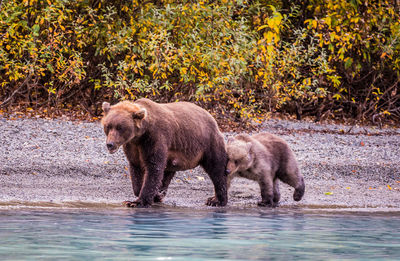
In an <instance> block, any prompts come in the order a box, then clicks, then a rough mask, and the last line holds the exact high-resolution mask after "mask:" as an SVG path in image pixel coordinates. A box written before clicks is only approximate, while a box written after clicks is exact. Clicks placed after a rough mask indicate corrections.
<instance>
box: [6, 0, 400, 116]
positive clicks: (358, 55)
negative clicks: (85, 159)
mask: <svg viewBox="0 0 400 261" xmlns="http://www.w3.org/2000/svg"><path fill="white" fill-rule="evenodd" d="M292 2H293V1H267V0H258V1H226V0H225V1H224V0H220V1H188V0H186V1H173V0H164V1H163V0H158V1H135V0H134V1H124V0H118V1H105V0H93V1H89V0H71V1H67V0H57V1H51V2H50V1H45V0H22V1H21V0H20V1H17V0H9V1H6V2H4V3H2V6H1V11H0V35H2V37H1V38H0V86H1V90H0V95H1V97H2V104H1V106H2V107H7V106H8V107H9V106H13V105H15V104H22V105H25V106H27V107H32V108H33V107H34V108H48V107H55V108H60V109H62V108H65V107H67V106H69V107H72V106H74V105H80V106H82V107H83V108H85V110H86V111H88V112H89V113H90V114H92V115H98V114H99V113H100V109H99V108H100V104H101V103H102V101H103V100H111V101H113V102H115V101H117V100H121V99H122V100H123V99H133V100H134V99H137V98H139V97H149V98H151V99H153V100H156V101H159V102H172V101H177V100H188V101H192V102H196V103H198V104H200V105H201V106H203V107H205V108H208V109H209V110H210V111H213V112H214V114H215V115H219V116H220V117H224V118H229V119H233V120H241V119H262V117H263V116H264V115H265V114H266V113H267V112H271V111H272V112H274V111H280V112H289V113H295V114H296V115H297V117H298V118H301V117H302V116H304V115H312V116H316V117H317V119H319V118H323V117H352V118H356V119H358V120H382V119H385V118H387V119H392V120H396V121H398V120H399V119H400V104H399V95H400V93H399V91H398V85H399V79H400V78H399V77H400V75H399V71H400V70H399V69H400V58H399V57H400V53H399V52H400V42H399V41H400V39H399V38H400V37H399V35H400V25H399V18H400V17H399V10H398V9H399V7H398V6H396V4H395V3H392V2H387V1H381V2H377V3H375V2H374V3H371V2H370V1H365V2H361V1H350V2H348V1H345V0H334V1H318V0H309V1H300V0H298V1H294V2H293V3H292Z"/></svg>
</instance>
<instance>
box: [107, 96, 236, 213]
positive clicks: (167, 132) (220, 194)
mask: <svg viewBox="0 0 400 261" xmlns="http://www.w3.org/2000/svg"><path fill="white" fill-rule="evenodd" d="M103 111H104V117H103V119H102V120H101V122H102V124H103V127H104V132H105V134H106V135H107V148H108V150H109V152H110V153H114V152H116V151H117V150H118V148H119V147H120V146H123V149H124V152H125V155H126V158H127V159H128V162H129V172H130V175H131V179H132V186H133V191H134V193H135V195H136V196H137V197H138V198H137V200H135V201H126V205H127V206H129V207H148V206H150V205H151V204H152V203H153V202H154V201H155V202H160V201H161V200H162V199H163V197H164V196H165V195H166V193H167V189H168V185H169V184H170V182H171V179H172V178H173V176H174V175H175V172H176V171H180V170H187V169H192V168H195V167H196V166H198V165H201V166H202V167H203V168H204V170H205V171H206V172H207V174H208V175H209V176H210V178H211V180H212V182H213V184H214V189H215V196H214V197H211V198H209V199H208V200H207V205H210V206H225V205H226V203H227V200H228V199H227V188H226V180H227V178H226V173H225V168H226V163H227V154H226V150H225V143H224V139H223V136H222V134H221V132H220V131H219V129H218V125H217V123H216V121H215V120H214V118H213V117H212V116H211V115H210V114H209V113H208V112H207V111H205V110H204V109H202V108H200V107H198V106H196V105H194V104H192V103H188V102H176V103H167V104H158V103H155V102H153V101H150V100H148V99H139V100H137V101H135V102H129V101H123V102H120V103H118V104H115V105H113V106H110V104H109V103H107V102H104V103H103Z"/></svg>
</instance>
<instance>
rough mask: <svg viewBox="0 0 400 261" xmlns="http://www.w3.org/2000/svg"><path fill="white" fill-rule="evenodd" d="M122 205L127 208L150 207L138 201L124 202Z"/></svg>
mask: <svg viewBox="0 0 400 261" xmlns="http://www.w3.org/2000/svg"><path fill="white" fill-rule="evenodd" d="M123 204H124V205H125V206H126V207H128V208H148V207H150V205H144V204H143V203H142V202H140V201H124V202H123Z"/></svg>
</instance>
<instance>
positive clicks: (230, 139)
mask: <svg viewBox="0 0 400 261" xmlns="http://www.w3.org/2000/svg"><path fill="white" fill-rule="evenodd" d="M234 140H235V138H234V137H229V138H228V141H227V143H232V142H233V141H234Z"/></svg>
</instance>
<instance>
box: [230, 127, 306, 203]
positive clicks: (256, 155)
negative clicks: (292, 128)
mask: <svg viewBox="0 0 400 261" xmlns="http://www.w3.org/2000/svg"><path fill="white" fill-rule="evenodd" d="M227 153H228V164H227V168H226V170H227V173H228V189H229V186H230V183H231V180H232V179H233V178H234V177H235V176H240V177H244V178H248V179H251V180H254V181H257V182H258V183H259V185H260V189H261V197H262V201H261V202H260V203H259V205H260V206H276V205H277V204H278V202H279V199H280V192H279V184H278V180H281V181H283V182H285V183H286V184H288V185H290V186H292V187H294V188H295V192H294V194H293V198H294V200H295V201H299V200H301V198H302V197H303V195H304V191H305V185H304V179H303V176H302V175H301V173H300V171H299V168H298V166H297V161H296V158H295V156H294V153H293V151H292V150H291V149H290V148H289V145H288V144H287V143H286V142H285V141H284V140H283V139H281V138H279V137H277V136H275V135H273V134H270V133H259V134H256V135H253V136H249V135H247V134H240V135H238V136H236V137H234V138H231V139H229V140H228V144H227Z"/></svg>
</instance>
